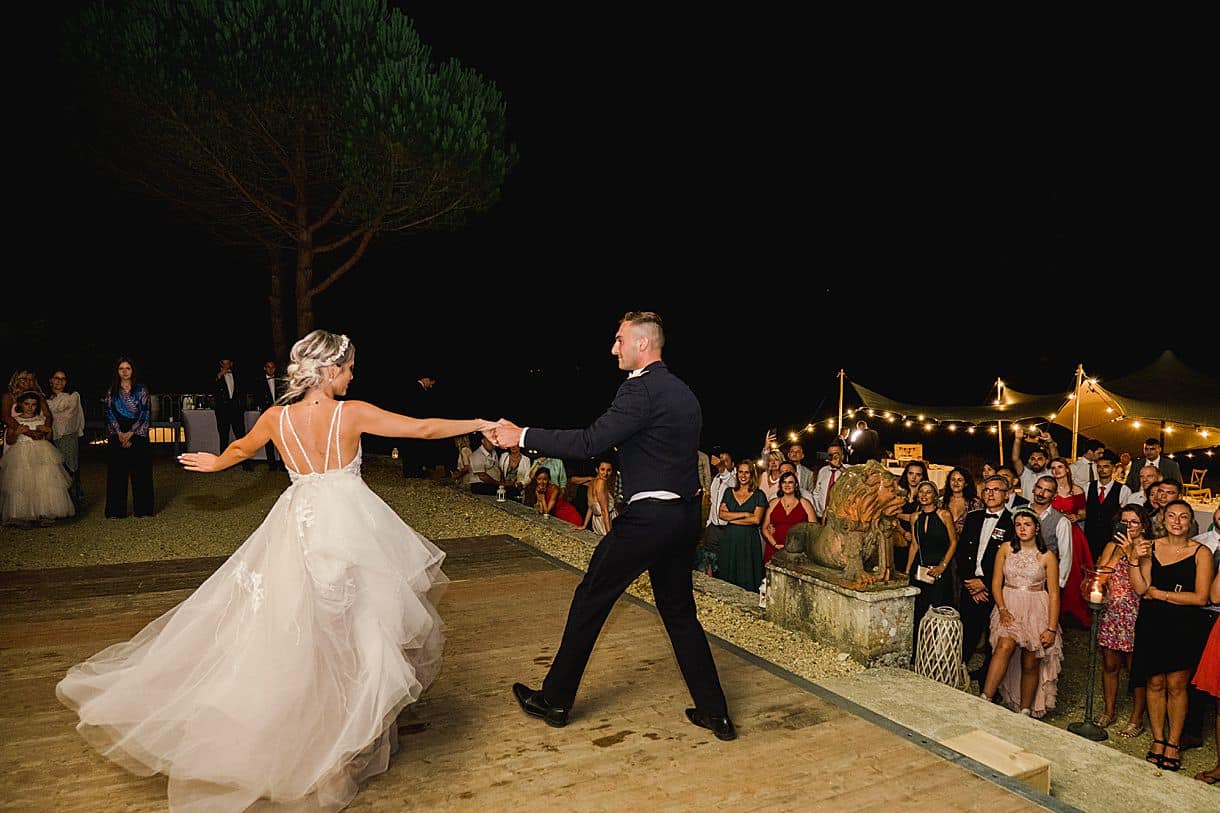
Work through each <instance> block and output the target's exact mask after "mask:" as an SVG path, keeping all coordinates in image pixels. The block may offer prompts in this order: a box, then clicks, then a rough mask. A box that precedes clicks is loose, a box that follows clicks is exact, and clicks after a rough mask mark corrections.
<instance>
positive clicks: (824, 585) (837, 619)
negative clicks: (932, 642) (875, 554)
mask: <svg viewBox="0 0 1220 813" xmlns="http://www.w3.org/2000/svg"><path fill="white" fill-rule="evenodd" d="M779 558H780V557H778V556H777V557H776V559H772V561H771V562H770V563H769V564H768V565H767V619H768V620H770V621H773V622H774V623H776V624H778V625H779V626H781V627H784V628H785V629H790V630H795V631H797V632H803V633H805V634H806V635H808V636H809V637H811V638H813V639H814V640H815V641H817V642H819V643H822V644H826V645H827V646H833V647H836V648H838V649H839V650H841V651H843V652H846V653H848V654H849V655H851V657H852V658H853V659H855V660H857V661H859V662H860V663H862V664H864V665H865V666H899V667H903V668H905V667H907V666H909V665H910V662H911V638H912V625H913V622H914V617H915V596H917V595H919V589H918V588H916V587H911V586H910V585H908V584H906V583H904V582H899V583H897V584H890V585H878V586H874V587H870V588H868V589H867V590H851V589H848V588H847V587H844V586H842V585H841V584H839V583H837V581H839V580H841V579H842V576H843V574H842V572H840V571H835V570H831V569H830V568H825V567H821V566H819V565H815V564H811V563H809V562H807V561H805V560H804V557H801V558H800V559H799V560H796V561H793V560H794V559H796V557H788V559H787V560H786V561H777V560H778V559H779Z"/></svg>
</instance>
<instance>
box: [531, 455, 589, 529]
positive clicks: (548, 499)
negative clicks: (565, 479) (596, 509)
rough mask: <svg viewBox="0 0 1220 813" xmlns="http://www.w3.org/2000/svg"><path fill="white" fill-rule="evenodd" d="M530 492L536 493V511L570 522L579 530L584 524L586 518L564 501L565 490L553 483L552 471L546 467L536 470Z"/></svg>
mask: <svg viewBox="0 0 1220 813" xmlns="http://www.w3.org/2000/svg"><path fill="white" fill-rule="evenodd" d="M529 488H530V490H531V491H533V492H534V510H535V511H537V512H538V513H539V514H546V515H549V516H555V517H559V518H560V519H562V520H563V521H564V522H570V523H571V524H573V525H575V526H576V527H577V528H580V527H581V526H582V525H583V524H584V517H582V516H581V515H580V512H579V511H577V510H576V509H575V508H573V507H572V504H571V503H570V502H568V501H567V500H565V499H564V497H563V489H561V488H560V487H559V486H557V485H555V484H554V483H552V482H551V471H550V469H548V468H546V467H545V466H543V467H539V468H535V469H534V478H533V480H532V486H529Z"/></svg>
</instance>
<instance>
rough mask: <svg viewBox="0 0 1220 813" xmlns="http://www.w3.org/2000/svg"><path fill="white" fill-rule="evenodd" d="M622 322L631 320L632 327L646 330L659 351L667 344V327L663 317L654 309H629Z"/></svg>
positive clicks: (654, 346)
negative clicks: (664, 324)
mask: <svg viewBox="0 0 1220 813" xmlns="http://www.w3.org/2000/svg"><path fill="white" fill-rule="evenodd" d="M619 321H620V322H630V323H631V326H632V327H635V328H637V329H639V330H643V331H646V333H647V335H648V339H649V341H650V342H651V344H652V346H653V348H655V349H656V350H657V352H660V351H661V348H663V347H664V346H665V327H664V326H663V325H662V324H661V317H660V315H659V314H656V313H654V312H652V311H627V313H624V314H623V318H622V319H620V320H619Z"/></svg>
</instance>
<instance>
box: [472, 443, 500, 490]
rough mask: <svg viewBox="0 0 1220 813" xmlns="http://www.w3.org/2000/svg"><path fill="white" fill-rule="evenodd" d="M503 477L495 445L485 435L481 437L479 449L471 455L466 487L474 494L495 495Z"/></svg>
mask: <svg viewBox="0 0 1220 813" xmlns="http://www.w3.org/2000/svg"><path fill="white" fill-rule="evenodd" d="M502 476H503V475H502V474H501V472H500V464H499V462H498V461H497V459H496V447H495V445H494V444H493V443H492V442H491V441H490V440H488V439H487V437H486V436H485V435H480V436H479V448H477V449H475V450H474V451H473V452H471V453H470V473H469V474H467V475H466V485H468V486H469V487H470V491H471V493H474V494H495V493H496V489H498V488H499V487H500V479H501V477H502Z"/></svg>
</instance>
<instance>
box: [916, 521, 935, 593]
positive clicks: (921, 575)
mask: <svg viewBox="0 0 1220 813" xmlns="http://www.w3.org/2000/svg"><path fill="white" fill-rule="evenodd" d="M919 520H920V518H919V517H916V518H915V521H914V522H912V523H911V533H912V534H913V535H914V536H915V544H916V545H918V546H919V564H918V565H916V566H915V581H919V582H923V583H924V584H936V577H935V576H933V575H932V574H931V572H929V571H930V570H931V568H928V567H926V566H925V565H924V563H923V543H921V542H920V541H919Z"/></svg>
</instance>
